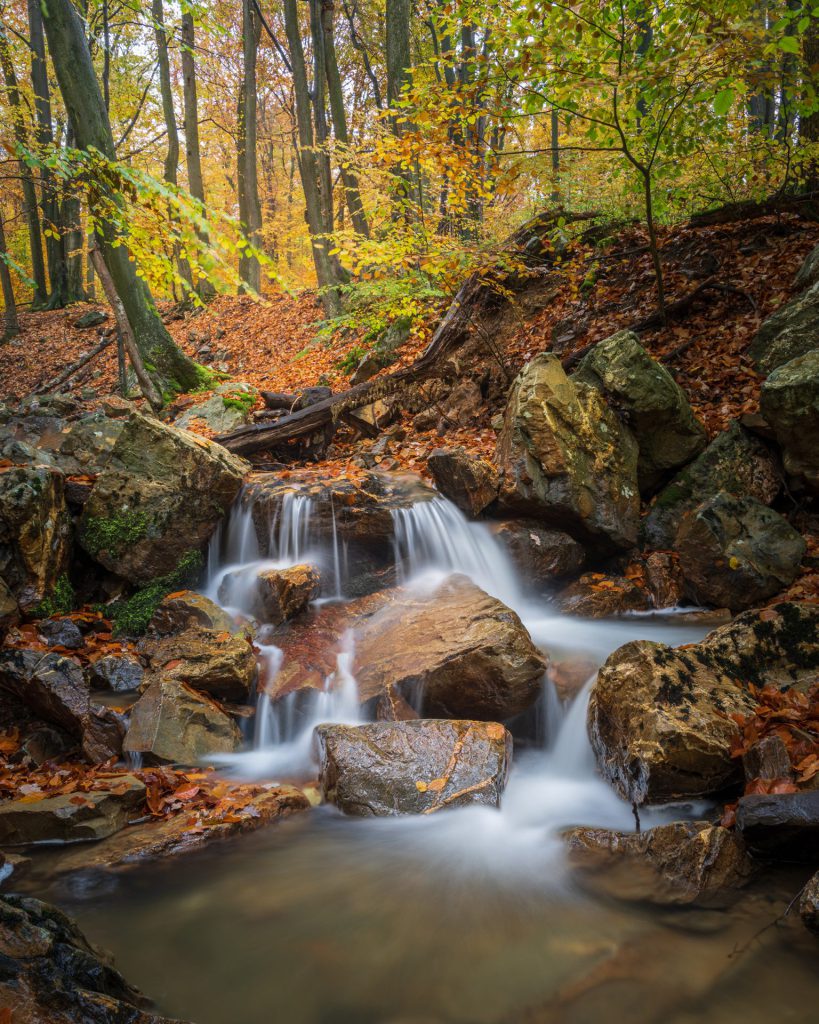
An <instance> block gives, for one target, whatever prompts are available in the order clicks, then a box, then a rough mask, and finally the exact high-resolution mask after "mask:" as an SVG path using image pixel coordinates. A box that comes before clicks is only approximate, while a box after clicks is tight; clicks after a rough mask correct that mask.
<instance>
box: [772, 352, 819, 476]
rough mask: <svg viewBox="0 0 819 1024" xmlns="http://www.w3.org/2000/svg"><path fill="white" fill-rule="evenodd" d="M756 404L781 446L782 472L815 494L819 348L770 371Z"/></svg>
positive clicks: (818, 463) (818, 442) (818, 470)
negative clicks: (784, 471) (783, 469)
mask: <svg viewBox="0 0 819 1024" xmlns="http://www.w3.org/2000/svg"><path fill="white" fill-rule="evenodd" d="M759 405H760V409H761V410H762V415H763V416H764V417H765V419H766V420H767V421H768V423H769V424H770V425H771V427H773V430H774V433H775V434H776V439H777V441H778V442H779V444H780V446H781V448H782V455H783V459H784V463H785V470H786V472H787V473H788V474H789V475H790V476H791V477H794V478H796V479H797V480H800V481H801V482H802V483H804V484H805V486H807V488H808V489H809V490H810V491H812V492H813V493H814V494H819V349H816V350H814V351H812V352H808V353H807V354H806V355H804V356H801V357H799V358H798V359H792V360H791V361H790V362H788V363H784V364H783V365H782V366H780V367H778V368H777V369H776V370H774V372H773V373H772V374H771V375H770V377H768V379H767V380H766V381H765V383H764V384H763V385H762V393H761V395H760V399H759Z"/></svg>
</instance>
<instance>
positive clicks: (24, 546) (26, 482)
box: [0, 466, 71, 611]
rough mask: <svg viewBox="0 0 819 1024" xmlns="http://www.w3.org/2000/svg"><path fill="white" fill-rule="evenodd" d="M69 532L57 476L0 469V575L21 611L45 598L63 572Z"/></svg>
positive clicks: (38, 469)
mask: <svg viewBox="0 0 819 1024" xmlns="http://www.w3.org/2000/svg"><path fill="white" fill-rule="evenodd" d="M70 531H71V520H70V518H69V515H68V509H67V507H66V503H65V491H64V480H63V476H62V474H61V473H59V472H58V471H56V470H54V469H51V468H49V467H47V466H9V467H6V468H0V576H2V577H3V581H4V582H5V584H6V587H7V588H8V589H9V590H10V591H11V593H12V595H13V596H14V599H15V600H16V601H17V604H18V605H19V606H20V608H21V609H23V610H24V611H32V610H33V609H34V608H35V607H36V606H37V605H38V604H39V603H40V602H41V601H43V600H44V599H45V598H47V597H48V596H49V595H50V594H51V593H52V592H53V590H54V588H55V587H56V585H57V581H58V580H59V578H60V576H61V574H62V573H63V572H65V569H66V567H67V564H68V554H69V544H70Z"/></svg>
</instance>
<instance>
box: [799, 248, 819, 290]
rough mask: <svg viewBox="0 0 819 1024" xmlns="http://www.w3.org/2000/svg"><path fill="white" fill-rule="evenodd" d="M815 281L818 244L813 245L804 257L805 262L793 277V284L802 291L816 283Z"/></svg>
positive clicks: (818, 266) (818, 271)
mask: <svg viewBox="0 0 819 1024" xmlns="http://www.w3.org/2000/svg"><path fill="white" fill-rule="evenodd" d="M817 281H819V245H816V246H814V247H813V249H811V251H810V252H809V253H808V255H807V256H806V257H805V262H804V263H803V264H802V266H801V267H800V268H799V271H798V272H797V274H796V277H795V278H794V279H793V286H794V288H798V289H799V290H800V291H804V290H805V289H806V288H810V286H811V285H812V284H816V282H817Z"/></svg>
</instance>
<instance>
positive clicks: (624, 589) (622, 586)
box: [557, 572, 651, 619]
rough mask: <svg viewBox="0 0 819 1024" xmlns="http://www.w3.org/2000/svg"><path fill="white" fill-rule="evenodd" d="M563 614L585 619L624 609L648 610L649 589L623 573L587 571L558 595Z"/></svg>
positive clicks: (609, 614)
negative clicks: (618, 574) (645, 588)
mask: <svg viewBox="0 0 819 1024" xmlns="http://www.w3.org/2000/svg"><path fill="white" fill-rule="evenodd" d="M557 603H558V605H559V607H560V610H561V612H563V614H564V615H580V616H582V617H583V618H586V619H605V618H609V617H611V616H615V615H625V614H626V613H627V612H640V611H647V610H648V609H649V608H650V607H651V604H650V601H649V595H648V592H647V591H645V590H643V589H642V587H638V586H637V585H636V584H635V583H633V582H632V581H631V580H629V579H626V577H625V576H604V575H603V574H602V573H597V572H589V573H585V575H583V576H581V577H580V579H578V580H575V581H574V583H570V584H569V585H568V587H565V588H564V589H563V590H561V592H560V593H559V594H558V595H557Z"/></svg>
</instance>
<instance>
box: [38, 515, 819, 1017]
mask: <svg viewBox="0 0 819 1024" xmlns="http://www.w3.org/2000/svg"><path fill="white" fill-rule="evenodd" d="M312 511H313V509H312V507H311V499H309V498H306V497H303V496H298V495H295V496H292V497H288V498H287V499H285V500H284V501H283V502H282V504H281V506H280V508H279V510H278V513H277V515H276V516H275V517H274V518H273V519H272V521H271V523H270V536H269V538H267V544H266V545H265V549H266V550H267V551H268V552H269V555H268V556H267V557H263V556H262V553H261V552H262V547H261V546H260V545H259V543H258V540H257V537H256V534H255V531H254V528H253V523H252V510H250V509H248V508H242V507H241V505H240V506H239V507H238V508H237V510H236V511H235V512H234V515H233V517H232V518H231V521H230V522H229V524H228V526H227V529H226V530H225V532H224V535H223V536H220V537H219V538H217V539H216V540H215V541H214V547H213V550H212V553H211V558H210V582H209V585H208V592H209V593H210V594H211V596H214V597H217V598H218V599H219V600H220V601H221V602H222V603H223V604H225V605H226V606H228V607H230V608H231V609H232V610H239V611H242V610H245V611H246V610H247V602H248V600H249V595H250V593H251V590H250V584H251V582H252V579H253V578H254V577H255V573H256V572H257V571H258V569H259V568H260V567H262V566H270V565H273V566H281V565H287V564H294V563H297V562H301V561H311V562H313V563H315V564H318V565H320V566H321V568H322V569H323V571H324V573H325V585H324V592H323V595H322V600H325V601H327V600H332V601H338V600H343V599H344V594H345V587H346V584H347V582H348V580H349V566H347V564H346V561H345V557H344V551H343V547H342V546H341V545H340V544H339V539H338V535H337V531H336V529H335V516H334V515H333V516H332V519H331V521H332V531H331V533H330V534H329V535H328V536H324V537H322V536H319V535H318V534H317V533H316V531H314V530H313V528H312V523H313V517H312V515H311V513H312ZM393 518H394V545H395V557H396V566H397V570H398V573H399V578H400V579H401V580H402V581H403V582H404V584H405V585H407V586H409V587H414V588H417V589H418V590H419V592H423V591H425V590H430V589H431V588H432V587H433V586H434V585H435V583H436V582H438V581H440V579H441V578H443V576H444V575H445V574H446V573H450V572H461V573H465V574H466V575H468V576H470V577H471V578H472V579H473V580H474V581H475V582H476V583H477V584H478V585H479V586H481V587H482V588H484V589H485V590H486V591H488V592H490V593H492V594H493V595H495V596H497V597H499V598H500V599H502V600H503V601H505V602H506V603H507V604H509V605H510V606H512V607H513V608H514V609H515V610H516V611H517V612H518V614H519V615H520V616H521V618H522V620H523V621H524V623H525V624H526V626H527V628H528V629H529V631H530V633H531V635H532V637H533V638H534V640H535V642H536V643H537V644H538V645H539V646H541V647H543V648H544V649H545V650H547V651H549V653H550V654H551V656H552V657H553V658H554V657H561V656H563V655H582V656H583V657H584V658H585V659H589V660H591V661H593V662H595V663H597V664H599V663H601V662H602V661H603V660H604V659H605V657H606V656H607V655H608V654H609V653H610V652H611V651H612V650H614V649H615V648H617V647H618V646H620V645H621V644H623V643H625V642H626V641H627V640H630V639H636V638H648V639H655V640H659V641H663V642H665V643H671V644H679V643H685V642H691V641H693V640H696V639H698V638H699V637H700V636H701V635H702V634H703V632H704V628H703V627H702V626H692V625H686V624H683V622H682V621H681V620H680V619H679V618H678V617H675V616H674V615H673V614H669V615H663V616H634V617H630V618H625V619H620V620H618V621H609V622H589V621H584V620H578V619H568V618H564V617H562V616H559V615H557V614H555V613H554V611H553V610H552V609H551V608H550V606H549V604H548V602H547V601H546V600H544V599H543V598H542V597H533V596H531V594H529V593H527V591H526V588H525V587H524V586H523V585H522V582H521V581H520V580H519V578H518V577H517V574H516V573H515V571H514V570H513V568H512V566H511V564H510V562H509V560H508V559H507V557H506V555H505V553H504V552H503V550H502V549H501V548H500V547H499V545H498V544H497V543H496V541H495V540H494V539H493V537H492V535H491V533H490V532H489V530H488V529H487V528H486V527H485V526H483V525H481V524H474V523H469V522H467V521H466V520H465V519H464V517H463V516H462V515H461V514H460V512H459V511H458V510H457V509H456V508H455V507H454V506H452V505H451V504H450V503H449V502H447V501H445V500H444V499H442V498H435V499H434V500H432V501H426V502H420V503H418V504H416V505H414V506H412V507H410V508H406V509H397V510H396V511H394V513H393ZM327 581H329V582H327ZM354 646H355V636H354V635H353V634H348V635H347V636H345V638H344V641H343V643H342V644H341V647H340V650H339V652H338V656H337V664H336V668H335V671H334V672H332V673H330V674H329V675H328V678H327V681H326V687H325V690H324V692H318V691H317V692H316V693H314V694H313V696H312V697H311V698H309V700H307V701H305V700H304V699H301V698H297V697H296V696H295V695H294V696H291V697H289V698H285V699H284V700H283V701H280V702H278V703H277V704H276V705H273V704H272V703H271V702H270V701H269V700H268V698H267V697H266V696H265V695H262V696H261V697H260V700H259V706H258V709H257V716H256V719H255V734H254V735H253V737H252V739H251V742H250V744H249V746H250V749H249V750H248V751H247V752H245V753H243V754H240V755H237V756H236V757H233V758H227V759H225V761H226V769H227V770H228V771H230V772H232V773H233V774H236V775H240V776H243V777H248V778H261V779H265V780H269V781H275V780H277V779H283V778H291V777H303V778H306V777H309V776H310V775H311V774H314V773H315V767H314V765H313V764H312V756H313V749H312V742H311V740H312V729H313V726H314V725H315V724H317V723H318V722H322V721H340V722H355V721H357V720H358V718H359V715H360V711H359V707H358V703H357V699H356V684H355V679H354V677H353V675H352V666H353V660H354ZM262 657H263V658H264V659H265V661H266V672H267V678H268V679H270V678H272V677H274V676H275V673H276V671H278V669H279V667H280V665H281V659H282V653H281V651H280V650H279V649H278V648H277V647H276V646H275V645H274V644H268V645H266V646H264V647H262ZM591 682H592V680H591V679H590V680H589V683H587V684H586V686H585V687H584V688H583V690H582V691H581V692H580V693H579V695H578V696H577V697H576V698H575V700H574V701H573V702H572V703H571V704H570V705H569V706H568V707H564V706H563V705H562V704H561V702H560V700H559V699H558V697H557V695H556V693H555V691H554V689H553V688H552V687H551V686H550V685H549V684H547V683H544V692H543V697H542V699H541V701H540V705H539V707H538V709H537V715H538V716H539V717H540V720H541V723H542V728H541V729H540V730H539V732H538V735H539V736H540V738H541V739H540V743H539V745H535V746H531V745H530V746H528V747H527V748H526V749H523V750H522V751H520V752H516V759H515V765H514V768H513V771H512V774H511V777H510V781H509V785H508V788H507V791H506V794H505V797H504V803H503V807H502V809H501V810H500V811H496V810H493V809H489V808H483V807H469V808H464V809H460V810H455V811H449V812H446V813H444V814H439V815H434V816H431V817H428V818H427V817H425V818H403V819H378V820H376V819H348V818H344V817H343V816H341V815H340V814H338V813H337V812H336V811H335V810H334V809H332V808H320V809H318V810H315V811H313V812H310V813H308V814H303V815H298V816H296V817H294V818H292V819H290V820H288V821H285V822H282V823H280V824H277V825H275V826H274V827H272V828H269V829H265V830H262V831H261V832H259V833H257V834H255V835H252V836H250V837H244V838H242V839H240V840H236V841H231V842H228V843H224V844H219V845H217V846H216V847H214V848H211V849H209V850H206V851H204V852H203V853H202V854H199V855H196V856H188V857H185V858H180V859H179V860H178V861H170V862H168V863H163V864H158V865H153V866H148V867H144V868H141V869H140V870H139V871H134V872H131V873H127V874H124V875H122V876H121V877H119V879H118V880H117V882H116V884H114V885H113V887H112V884H111V882H110V880H109V881H107V882H106V884H105V887H104V888H103V889H102V890H100V889H97V888H96V887H95V886H94V885H93V884H89V883H88V881H87V880H79V881H76V882H74V883H71V882H70V881H69V882H68V883H63V888H61V889H60V891H59V894H58V895H59V896H60V898H61V901H62V902H63V904H64V905H68V908H69V909H70V910H71V912H73V913H75V914H76V915H77V916H78V917H79V919H80V923H81V925H82V926H83V927H84V928H86V929H87V931H88V933H89V934H90V936H91V937H92V939H94V940H95V941H98V942H99V943H100V944H102V945H104V946H106V947H108V948H110V949H112V950H113V951H114V953H115V954H116V957H117V960H118V964H119V966H120V967H121V969H122V970H123V972H124V973H125V974H126V975H127V976H128V977H129V978H130V979H131V980H133V981H134V982H136V983H137V984H139V985H141V986H142V987H143V988H144V989H145V990H146V991H148V992H149V993H150V994H151V995H152V996H154V997H155V998H156V999H157V1000H158V1003H159V1006H160V1009H161V1010H162V1011H163V1012H165V1013H169V1014H175V1015H178V1016H180V1017H184V1018H186V1019H191V1020H193V1021H196V1022H197V1024H270V1022H273V1021H277V1022H278V1021H281V1022H286V1024H347V1022H350V1024H511V1022H519V1021H520V1022H522V1024H526V1022H531V1024H536V1022H547V1021H548V1022H561V1024H562V1022H578V1024H580V1022H587V1021H588V1022H591V1021H594V1022H597V1021H600V1020H604V1021H615V1022H620V1021H623V1022H626V1021H628V1022H629V1024H632V1022H642V1021H645V1022H659V1021H663V1022H671V1024H689V1022H693V1021H699V1020H703V1019H707V1020H709V1021H717V1022H733V1021H737V1022H739V1021H743V1022H756V1021H759V1022H762V1021H765V1022H768V1021H770V1020H771V1019H776V1020H781V1021H793V1022H798V1024H801V1022H806V1024H807V1022H808V1021H815V1020H817V1019H819V1011H816V1006H817V1005H819V978H817V972H816V949H815V943H814V940H812V939H811V937H810V936H809V935H808V934H807V932H805V930H804V929H803V928H802V927H801V925H799V924H798V922H796V923H793V922H792V921H791V920H790V919H786V920H785V922H784V924H781V925H777V926H773V927H771V924H772V922H774V921H775V919H776V918H777V917H778V916H779V915H780V914H781V913H782V912H783V911H784V909H785V907H786V905H787V902H788V900H789V899H790V897H791V896H792V895H793V893H794V892H795V891H796V890H797V889H798V888H799V886H800V885H801V884H802V881H803V879H801V878H798V877H796V876H793V877H792V876H790V875H783V876H782V877H779V878H777V879H774V880H773V881H771V880H768V881H767V882H766V887H765V892H764V893H763V892H762V891H759V892H755V891H753V890H751V891H749V893H748V894H747V895H745V896H744V897H743V898H742V900H741V901H740V902H739V903H738V904H737V905H736V906H735V907H734V908H732V909H731V910H730V911H717V910H708V911H705V910H680V909H676V910H669V909H665V910H658V909H653V910H652V909H647V908H645V907H636V906H629V905H626V904H621V903H615V902H607V901H600V900H592V899H591V898H589V897H585V896H583V895H581V894H580V893H579V892H578V891H576V889H575V888H574V885H573V884H572V880H571V879H570V878H569V877H568V876H567V873H566V870H565V866H564V863H563V858H562V852H561V849H562V848H561V842H560V839H559V833H560V831H561V829H563V828H565V827H567V826H570V825H575V824H595V825H601V826H606V827H614V828H621V829H632V828H633V825H634V822H633V818H632V813H631V809H630V808H629V807H628V806H627V805H626V804H625V803H623V802H622V801H621V800H620V799H619V798H618V797H617V796H616V794H615V793H614V792H613V791H612V790H611V789H610V787H608V786H607V785H606V784H605V783H603V782H602V781H601V780H600V779H599V778H598V777H597V775H596V773H595V768H594V759H593V756H592V752H591V748H590V746H589V743H588V739H587V736H586V724H585V720H586V705H587V701H588V692H589V689H590V686H591ZM706 811H707V808H705V807H703V806H693V805H690V806H683V807H674V808H664V809H661V810H659V809H658V810H654V811H647V812H645V813H644V814H643V815H642V818H643V821H642V824H643V826H644V827H645V826H650V825H652V824H657V823H660V822H662V821H665V820H672V819H674V818H679V817H681V816H692V815H696V814H702V813H705V812H706Z"/></svg>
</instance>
